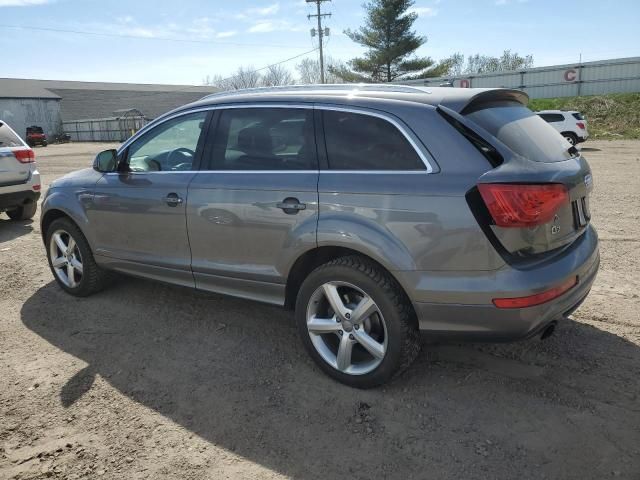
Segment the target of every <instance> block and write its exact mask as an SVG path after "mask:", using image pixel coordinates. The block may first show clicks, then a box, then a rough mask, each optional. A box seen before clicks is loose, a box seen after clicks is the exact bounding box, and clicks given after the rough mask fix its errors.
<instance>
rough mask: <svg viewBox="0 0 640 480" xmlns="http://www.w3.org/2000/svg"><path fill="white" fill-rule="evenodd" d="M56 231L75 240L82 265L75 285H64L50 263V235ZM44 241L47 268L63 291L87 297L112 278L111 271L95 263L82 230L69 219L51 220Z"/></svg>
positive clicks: (100, 288)
mask: <svg viewBox="0 0 640 480" xmlns="http://www.w3.org/2000/svg"><path fill="white" fill-rule="evenodd" d="M58 231H63V232H66V233H68V235H70V236H71V237H72V238H73V240H74V241H75V243H76V246H77V249H78V250H79V253H80V258H81V261H82V267H83V268H82V276H81V277H80V279H79V281H78V283H77V286H75V287H70V286H68V285H65V283H64V282H63V281H62V280H61V279H60V277H59V276H58V274H57V273H56V271H55V269H54V267H53V265H52V263H51V262H52V258H51V237H52V236H53V235H54V233H56V232H58ZM45 242H46V243H45V245H46V249H47V260H48V262H49V268H50V269H51V273H52V274H53V277H54V278H55V279H56V282H58V285H60V287H61V288H62V289H63V290H64V291H65V292H67V293H70V294H71V295H74V296H76V297H87V296H89V295H92V294H94V293H97V292H99V291H101V290H102V289H104V288H105V287H106V286H107V285H108V284H109V283H110V281H111V279H112V274H111V272H108V271H107V270H104V269H102V268H100V267H99V266H98V264H96V261H95V260H94V258H93V253H92V252H91V248H90V247H89V242H87V239H86V238H85V236H84V235H83V233H82V231H80V229H79V228H78V226H77V225H76V224H75V223H74V222H73V221H72V220H71V219H69V218H59V219H57V220H54V221H53V222H51V225H50V226H49V228H48V229H47V234H46V236H45Z"/></svg>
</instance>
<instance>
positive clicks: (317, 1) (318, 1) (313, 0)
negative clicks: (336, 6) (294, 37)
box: [307, 0, 331, 83]
mask: <svg viewBox="0 0 640 480" xmlns="http://www.w3.org/2000/svg"><path fill="white" fill-rule="evenodd" d="M330 1H331V0H307V3H315V4H316V6H317V7H318V10H317V11H318V13H316V14H315V15H307V18H308V19H309V20H311V19H312V18H314V17H317V18H318V39H319V40H320V83H324V54H323V53H322V40H323V38H324V37H325V31H324V30H323V29H322V18H323V17H330V16H331V13H322V12H321V11H320V5H321V4H322V2H330ZM326 34H327V35H328V31H327V33H326ZM311 35H313V30H311Z"/></svg>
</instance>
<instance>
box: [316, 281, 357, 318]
mask: <svg viewBox="0 0 640 480" xmlns="http://www.w3.org/2000/svg"><path fill="white" fill-rule="evenodd" d="M322 288H323V290H324V295H325V297H327V300H328V301H329V305H331V308H332V309H333V311H334V312H335V314H336V315H337V316H338V317H339V318H340V319H342V320H344V319H345V318H346V317H345V315H346V314H347V313H348V312H349V311H350V310H349V309H348V308H347V307H345V306H344V303H343V302H342V299H341V298H340V294H339V293H338V288H337V287H336V286H335V285H333V284H331V283H325V284H324V285H323V286H322Z"/></svg>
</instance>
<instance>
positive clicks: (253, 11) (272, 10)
mask: <svg viewBox="0 0 640 480" xmlns="http://www.w3.org/2000/svg"><path fill="white" fill-rule="evenodd" d="M279 11H280V3H279V2H276V3H273V4H271V5H267V6H266V7H252V8H247V9H245V10H243V11H242V12H240V13H237V14H236V15H234V16H235V18H238V19H241V20H243V19H250V18H251V17H268V16H270V15H275V14H276V13H278V12H279Z"/></svg>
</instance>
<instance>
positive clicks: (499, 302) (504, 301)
mask: <svg viewBox="0 0 640 480" xmlns="http://www.w3.org/2000/svg"><path fill="white" fill-rule="evenodd" d="M577 284H578V277H571V278H570V279H569V280H567V281H566V282H564V283H563V284H561V285H558V286H557V287H554V288H552V289H550V290H546V291H544V292H542V293H537V294H535V295H529V296H528V297H517V298H494V299H493V304H494V305H495V306H496V307H498V308H525V307H533V306H534V305H540V304H542V303H546V302H550V301H551V300H553V299H554V298H558V297H559V296H560V295H562V294H564V293H566V292H568V291H569V290H571V289H572V288H573V287H575V286H576V285H577Z"/></svg>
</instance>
